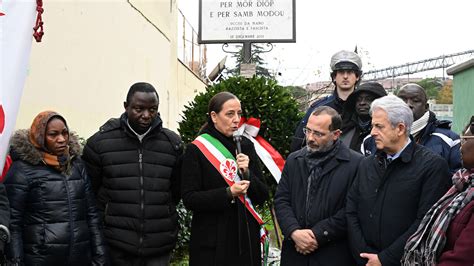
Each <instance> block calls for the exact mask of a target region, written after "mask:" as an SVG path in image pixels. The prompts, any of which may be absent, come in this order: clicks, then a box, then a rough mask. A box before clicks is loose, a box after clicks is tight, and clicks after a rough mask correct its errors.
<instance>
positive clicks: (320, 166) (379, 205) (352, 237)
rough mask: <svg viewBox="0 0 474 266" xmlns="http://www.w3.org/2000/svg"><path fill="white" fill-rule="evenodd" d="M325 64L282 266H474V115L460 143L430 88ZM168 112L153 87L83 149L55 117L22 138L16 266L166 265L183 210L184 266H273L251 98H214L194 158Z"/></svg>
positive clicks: (293, 172) (16, 187) (357, 63)
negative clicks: (325, 88)
mask: <svg viewBox="0 0 474 266" xmlns="http://www.w3.org/2000/svg"><path fill="white" fill-rule="evenodd" d="M330 65H331V70H332V73H331V78H332V82H333V84H334V86H335V90H334V93H333V94H332V95H330V96H327V97H325V98H322V99H320V100H318V101H316V102H315V103H313V104H312V105H311V106H310V107H309V109H308V110H307V113H306V115H305V116H304V118H303V119H302V121H300V122H299V123H298V125H297V128H296V131H295V134H294V137H293V138H292V143H291V150H292V153H291V154H290V155H289V156H288V158H287V160H286V162H285V165H284V168H283V171H282V176H281V180H280V182H279V184H278V186H277V190H276V192H275V194H274V208H275V212H276V218H277V221H278V224H279V225H280V228H281V232H282V234H283V236H284V240H283V244H282V251H281V265H283V266H284V265H331V266H332V265H341V266H342V265H370V266H372V265H384V266H385V265H459V266H461V265H466V266H467V265H474V200H473V196H474V186H473V185H474V134H473V133H474V116H473V117H472V118H471V121H470V123H469V124H468V125H467V126H466V128H465V129H464V130H463V132H462V135H461V136H459V135H457V134H456V133H454V132H453V131H451V130H450V123H449V122H447V121H440V120H438V119H437V118H436V116H435V114H434V113H433V112H431V111H430V110H429V105H428V97H427V95H426V93H425V90H424V89H423V88H422V87H421V86H419V85H417V84H407V85H405V86H403V87H402V88H401V89H400V90H399V91H398V93H397V95H396V96H395V95H387V92H386V91H385V89H384V88H383V86H382V85H380V84H379V83H376V82H366V83H364V82H362V79H361V78H362V74H363V72H362V61H361V59H360V57H359V56H358V55H357V54H356V53H354V52H349V51H340V52H337V53H336V54H334V56H333V57H332V58H331V64H330ZM359 83H360V84H359ZM159 103H160V99H159V96H158V93H157V91H156V89H155V88H154V87H153V86H152V85H151V84H149V83H145V82H138V83H135V84H133V85H132V86H131V87H130V89H129V91H128V94H127V96H126V100H125V102H124V113H123V114H122V115H121V116H120V117H119V118H112V119H110V120H109V121H107V122H106V123H105V124H104V125H102V126H101V127H100V129H99V131H98V132H97V133H95V134H94V135H93V136H92V137H90V138H89V139H88V140H87V142H86V144H85V146H84V149H83V150H82V147H81V145H80V143H79V138H78V136H77V135H76V134H75V133H74V132H73V131H72V130H71V129H70V128H69V125H68V123H67V122H66V118H65V117H63V116H62V115H60V114H59V113H57V112H55V111H44V112H41V113H39V114H38V115H37V116H36V117H35V118H34V120H33V123H32V125H31V127H30V128H29V129H21V130H17V131H16V132H15V134H14V135H13V136H12V138H11V141H10V150H9V157H8V160H7V163H6V167H5V169H8V171H6V170H5V171H4V173H3V174H2V179H3V183H0V251H1V252H2V254H3V255H4V256H5V257H6V262H7V263H8V264H12V265H113V266H115V265H117V266H120V265H137V266H138V265H140V266H152V265H153V266H162V265H169V264H170V258H171V255H172V252H173V249H174V247H175V245H176V241H177V234H178V228H179V227H178V214H177V211H176V205H177V204H178V202H179V201H180V200H182V201H183V203H184V206H185V207H186V208H187V209H189V210H191V211H192V213H193V216H192V222H191V228H190V229H191V238H190V242H189V265H192V266H193V265H198V266H199V265H202V266H209V265H218V266H220V265H236V266H237V265H239V266H240V265H249V266H257V265H262V256H263V253H262V245H261V240H262V237H264V235H265V232H264V230H262V227H263V224H264V221H263V219H262V217H261V216H260V215H259V213H258V212H257V211H256V208H255V206H257V205H260V206H261V205H262V204H264V203H265V202H266V201H267V200H268V199H269V196H270V194H271V193H270V191H269V189H268V187H267V185H266V183H265V182H264V180H263V174H262V169H261V167H260V162H259V159H258V156H257V153H256V150H255V148H254V145H253V143H252V142H251V141H250V140H249V139H247V138H246V137H245V136H240V135H239V134H236V132H237V130H238V128H239V123H240V121H241V116H242V106H241V102H240V100H239V99H238V98H237V97H236V96H235V95H234V94H232V93H230V92H220V93H217V94H216V95H214V96H213V97H212V98H211V100H210V101H209V103H208V110H207V114H202V115H203V116H206V117H207V120H206V123H205V124H204V125H202V127H201V128H200V129H199V133H198V134H197V137H196V138H195V140H194V141H192V142H191V143H189V144H187V146H186V147H184V145H183V143H182V141H181V138H180V136H179V135H177V134H176V133H174V132H173V131H171V130H169V129H167V128H165V127H163V121H162V120H161V117H160V114H159V111H158V110H159ZM243 104H245V103H243ZM262 232H263V233H262Z"/></svg>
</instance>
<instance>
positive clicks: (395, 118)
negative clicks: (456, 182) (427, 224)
mask: <svg viewBox="0 0 474 266" xmlns="http://www.w3.org/2000/svg"><path fill="white" fill-rule="evenodd" d="M371 114H372V131H371V133H370V134H371V135H372V137H373V138H374V140H375V143H376V145H377V152H376V153H375V154H372V155H371V156H369V157H366V158H364V159H363V160H362V162H361V163H360V165H359V168H358V172H357V177H356V179H355V181H354V184H353V186H352V187H351V189H350V191H349V194H348V197H347V204H346V214H347V223H348V233H349V243H350V246H351V250H352V253H353V257H354V258H355V259H356V260H357V264H358V265H366V264H367V265H384V266H387V265H400V259H401V257H402V254H403V248H404V246H405V243H406V241H407V239H408V237H409V236H410V235H412V234H413V233H414V232H415V230H416V228H417V227H418V225H419V223H420V221H421V219H422V218H423V216H424V214H425V213H426V211H427V210H428V209H429V208H430V207H431V205H432V204H433V203H434V202H436V201H437V200H438V198H439V197H441V196H442V195H443V194H444V193H445V192H446V190H447V188H448V187H449V184H448V181H449V178H448V176H449V171H448V169H449V168H448V164H447V163H446V161H445V160H444V159H443V158H441V157H440V156H438V155H436V154H434V153H433V152H431V151H429V150H428V149H427V148H425V147H423V146H420V145H418V144H416V143H415V142H414V141H413V140H412V139H410V128H411V125H412V123H413V113H412V111H411V110H410V107H408V105H407V104H406V103H404V102H403V101H402V100H401V99H400V98H398V97H396V96H393V95H389V96H385V97H382V98H379V99H377V100H375V101H373V102H372V105H371Z"/></svg>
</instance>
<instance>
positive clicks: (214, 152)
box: [192, 134, 264, 225]
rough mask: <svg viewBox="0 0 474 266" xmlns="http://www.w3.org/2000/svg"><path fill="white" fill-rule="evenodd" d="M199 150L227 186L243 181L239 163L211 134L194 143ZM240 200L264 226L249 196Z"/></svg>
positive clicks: (204, 135)
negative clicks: (238, 169) (238, 166)
mask: <svg viewBox="0 0 474 266" xmlns="http://www.w3.org/2000/svg"><path fill="white" fill-rule="evenodd" d="M192 143H193V144H194V145H196V146H197V147H198V148H199V150H201V152H202V153H203V154H204V156H206V158H207V159H208V160H209V162H210V163H211V164H212V165H213V166H214V167H215V168H216V170H217V171H218V172H219V173H220V174H221V176H222V177H223V178H224V181H225V182H226V183H227V185H229V186H232V185H233V184H234V183H235V182H238V181H240V180H241V178H240V177H239V174H238V171H237V162H236V161H235V158H234V156H233V155H232V154H231V153H230V151H229V150H228V149H227V148H226V147H225V146H224V145H223V144H222V143H221V142H220V141H219V140H217V139H216V138H214V137H212V136H211V135H209V134H202V135H200V136H198V137H197V138H196V139H195V140H194V141H193V142H192ZM239 200H240V201H241V202H242V203H243V204H244V206H245V208H247V210H248V211H249V212H250V213H251V214H252V216H253V217H254V218H255V220H256V221H257V222H258V223H259V224H260V225H263V224H264V222H263V220H262V218H261V217H260V215H259V214H258V213H257V211H256V210H255V208H254V207H253V205H252V201H251V200H250V198H249V197H247V195H245V196H239Z"/></svg>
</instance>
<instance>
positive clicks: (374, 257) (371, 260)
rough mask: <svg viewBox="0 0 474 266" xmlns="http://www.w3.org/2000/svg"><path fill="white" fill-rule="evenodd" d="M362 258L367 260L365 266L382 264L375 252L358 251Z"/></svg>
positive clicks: (380, 265)
mask: <svg viewBox="0 0 474 266" xmlns="http://www.w3.org/2000/svg"><path fill="white" fill-rule="evenodd" d="M360 256H361V257H362V258H365V259H368V260H369V261H368V262H367V264H365V266H382V263H381V262H380V260H379V256H378V255H377V254H372V253H360Z"/></svg>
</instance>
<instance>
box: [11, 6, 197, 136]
mask: <svg viewBox="0 0 474 266" xmlns="http://www.w3.org/2000/svg"><path fill="white" fill-rule="evenodd" d="M44 8H45V13H44V14H43V20H44V23H45V24H44V27H45V35H44V37H43V41H42V42H41V43H33V48H32V52H31V59H30V69H29V74H28V77H27V81H26V85H25V89H24V92H23V97H22V102H21V106H20V112H19V117H18V119H17V124H16V127H17V128H27V127H29V126H30V123H31V121H32V120H33V117H34V116H35V115H36V114H37V113H39V112H40V111H43V110H47V109H52V110H56V111H58V112H60V113H61V114H63V115H64V116H65V118H66V119H67V120H68V123H69V125H70V127H71V129H72V130H75V131H77V132H78V133H79V135H80V136H82V137H84V138H87V137H89V136H90V135H92V134H93V133H94V132H96V131H97V130H98V128H99V127H100V126H101V125H102V124H103V123H104V122H105V121H107V120H108V119H109V118H111V117H118V116H119V115H120V114H121V113H122V112H123V111H124V107H123V102H124V100H125V96H126V93H127V91H128V89H129V87H130V85H132V84H133V83H134V82H137V81H147V82H150V83H151V84H153V85H154V86H155V88H156V89H157V91H158V94H159V96H160V106H159V111H160V113H161V116H162V119H163V121H164V125H165V126H166V127H169V128H171V129H176V128H177V126H178V124H177V121H178V120H179V113H180V111H181V109H182V107H183V106H182V102H181V101H180V99H185V98H186V97H188V98H189V97H191V96H190V95H189V93H190V92H188V91H183V93H185V94H184V95H182V92H181V90H180V89H181V88H183V87H184V88H185V87H186V86H187V85H186V84H189V83H193V84H195V85H193V86H194V87H195V88H196V91H199V90H203V89H204V87H205V85H204V84H203V83H202V82H200V81H199V79H198V78H197V77H196V76H194V75H193V76H189V78H191V79H193V80H192V81H189V80H187V79H186V78H185V77H186V76H187V75H184V74H181V76H178V73H181V72H183V71H184V72H186V71H188V70H187V69H184V70H183V69H182V67H181V64H180V63H179V61H178V59H177V46H176V43H177V42H176V39H177V34H176V32H177V12H178V11H177V3H176V1H170V0H157V1H149V0H141V1H138V0H128V1H127V0H114V1H84V0H81V1H77V0H62V1H47V2H45V5H44ZM193 93H194V90H193Z"/></svg>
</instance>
